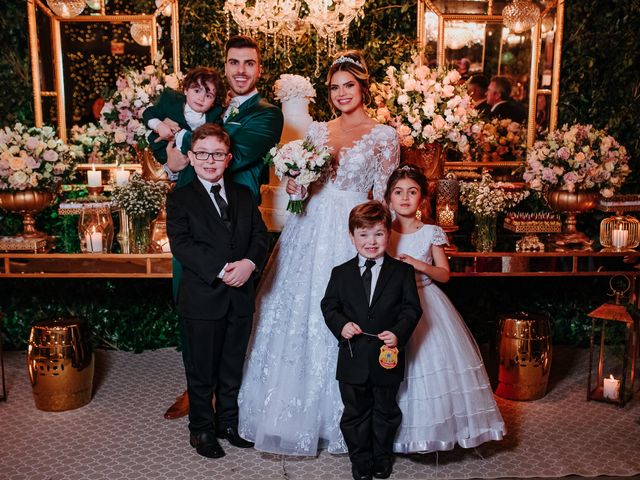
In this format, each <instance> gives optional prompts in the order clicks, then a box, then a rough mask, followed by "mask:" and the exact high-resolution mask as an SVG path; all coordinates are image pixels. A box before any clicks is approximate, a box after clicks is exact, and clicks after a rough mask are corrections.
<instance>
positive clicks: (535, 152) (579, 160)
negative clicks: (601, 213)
mask: <svg viewBox="0 0 640 480" xmlns="http://www.w3.org/2000/svg"><path fill="white" fill-rule="evenodd" d="M629 173H630V169H629V155H628V154H627V150H626V149H625V148H624V147H623V146H622V145H620V144H619V143H618V142H617V141H616V140H615V139H614V138H613V137H612V136H611V135H607V133H606V132H605V131H604V130H597V129H596V128H594V127H593V126H592V125H582V124H575V125H572V126H568V125H564V126H563V127H562V128H561V129H559V130H555V131H553V132H551V133H549V135H547V137H546V138H545V139H544V140H539V141H537V142H535V144H534V145H533V147H532V148H531V149H530V150H529V152H528V154H527V164H526V168H525V172H524V174H523V178H524V181H525V182H527V184H528V185H529V187H530V188H531V189H533V190H537V191H540V192H547V191H549V190H553V189H560V190H566V191H569V192H576V191H594V190H597V191H598V192H599V193H600V195H602V196H603V197H605V198H609V197H612V196H613V194H614V193H615V192H616V191H617V190H618V189H619V188H620V187H621V186H622V184H623V183H624V182H625V180H626V178H627V176H628V175H629Z"/></svg>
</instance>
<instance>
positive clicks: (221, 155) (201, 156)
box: [193, 152, 229, 162]
mask: <svg viewBox="0 0 640 480" xmlns="http://www.w3.org/2000/svg"><path fill="white" fill-rule="evenodd" d="M227 155H229V154H228V153H227V152H193V156H194V157H196V160H200V161H201V162H206V161H207V160H209V157H213V160H214V161H215V162H224V161H225V160H226V159H227Z"/></svg>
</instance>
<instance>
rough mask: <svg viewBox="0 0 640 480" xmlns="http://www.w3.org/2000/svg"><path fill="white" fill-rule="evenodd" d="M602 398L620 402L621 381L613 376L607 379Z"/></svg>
mask: <svg viewBox="0 0 640 480" xmlns="http://www.w3.org/2000/svg"><path fill="white" fill-rule="evenodd" d="M602 396H603V397H604V398H608V399H609V400H618V399H619V398H620V380H618V379H616V378H613V375H609V378H605V379H604V388H603V391H602Z"/></svg>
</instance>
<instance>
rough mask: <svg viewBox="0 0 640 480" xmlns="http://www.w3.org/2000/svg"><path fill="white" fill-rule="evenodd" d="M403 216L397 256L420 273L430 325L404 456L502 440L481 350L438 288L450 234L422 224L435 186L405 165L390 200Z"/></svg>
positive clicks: (418, 349)
mask: <svg viewBox="0 0 640 480" xmlns="http://www.w3.org/2000/svg"><path fill="white" fill-rule="evenodd" d="M385 198H386V200H387V203H388V204H389V206H390V208H391V209H392V210H393V211H395V215H396V218H395V220H394V222H393V228H392V231H391V238H390V241H389V249H388V251H389V254H391V255H394V256H395V257H396V258H398V259H400V260H402V261H404V262H407V263H410V264H411V265H413V267H414V268H415V270H416V282H417V283H418V294H419V295H420V301H421V305H422V310H423V313H422V319H421V321H420V322H419V323H418V326H417V327H416V329H415V331H414V332H413V335H412V336H411V339H410V340H409V343H408V344H407V352H406V359H407V366H406V371H405V381H404V382H403V383H402V385H401V386H400V391H399V393H398V404H399V405H400V409H401V410H402V424H401V425H400V428H399V429H398V433H397V435H396V439H395V442H394V451H395V452H397V453H413V452H421V453H426V452H432V451H438V450H451V449H453V448H454V447H455V445H456V444H458V445H460V446H461V447H463V448H473V447H477V446H478V445H480V444H481V443H484V442H486V441H489V440H501V439H502V437H503V435H504V434H505V433H506V429H505V426H504V421H503V420H502V416H501V415H500V411H499V410H498V407H497V405H496V402H495V400H494V398H493V392H492V390H491V385H490V384H489V378H488V377H487V372H486V370H485V368H484V364H483V363H482V357H481V356H480V352H479V350H478V346H477V344H476V342H475V340H474V338H473V336H472V335H471V333H470V332H469V330H468V329H467V326H466V324H465V323H464V320H463V319H462V317H461V316H460V314H459V313H458V311H457V310H456V308H455V307H454V306H453V304H452V303H451V302H450V301H449V299H448V298H447V296H446V295H445V294H444V292H442V290H440V288H438V287H437V286H436V285H435V284H434V283H432V282H433V280H435V281H437V282H447V281H448V280H449V262H448V260H447V256H446V254H445V253H444V249H443V245H445V244H446V243H447V237H446V235H445V233H444V231H443V230H442V229H441V228H440V227H438V226H435V225H425V224H423V223H422V222H421V221H419V220H417V219H416V211H417V210H418V208H419V207H420V205H421V203H422V202H423V200H426V198H427V180H426V178H425V176H424V175H423V174H422V172H420V171H419V170H418V169H417V168H415V167H412V166H408V165H406V166H403V167H401V168H399V169H398V170H396V171H395V172H394V173H393V174H392V175H391V177H390V178H389V185H388V187H387V192H386V196H385Z"/></svg>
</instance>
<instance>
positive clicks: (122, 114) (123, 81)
mask: <svg viewBox="0 0 640 480" xmlns="http://www.w3.org/2000/svg"><path fill="white" fill-rule="evenodd" d="M180 80H181V77H180V76H178V75H176V74H171V75H169V74H167V63H166V61H165V60H163V59H160V60H159V61H158V62H156V63H155V64H154V65H147V66H146V67H144V69H143V70H142V71H136V70H128V71H126V72H125V73H124V75H123V76H122V77H120V78H118V80H117V81H116V87H117V88H116V91H115V92H114V93H113V95H112V96H111V97H110V98H108V99H107V101H106V102H105V104H104V107H102V111H101V112H100V126H101V127H102V128H103V129H104V131H105V132H106V133H107V134H110V135H111V136H112V137H113V142H114V143H116V144H121V145H124V146H126V145H130V146H132V147H138V148H145V147H146V146H147V139H146V135H147V132H148V129H147V126H146V125H145V124H144V122H143V121H142V112H143V111H144V109H145V108H147V107H148V106H149V105H151V104H153V102H154V101H155V100H156V98H157V97H158V96H159V95H160V93H161V92H162V90H164V89H165V88H173V89H176V90H177V89H179V88H180Z"/></svg>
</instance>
